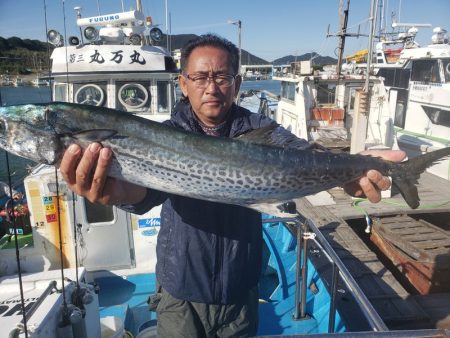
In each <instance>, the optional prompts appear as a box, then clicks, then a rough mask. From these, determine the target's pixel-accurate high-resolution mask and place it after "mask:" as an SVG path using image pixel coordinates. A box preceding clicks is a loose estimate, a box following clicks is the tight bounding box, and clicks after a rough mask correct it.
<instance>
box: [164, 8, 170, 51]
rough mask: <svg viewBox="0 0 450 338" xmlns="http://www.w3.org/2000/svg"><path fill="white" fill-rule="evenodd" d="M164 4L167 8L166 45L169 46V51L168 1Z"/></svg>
mask: <svg viewBox="0 0 450 338" xmlns="http://www.w3.org/2000/svg"><path fill="white" fill-rule="evenodd" d="M164 4H165V7H166V45H167V50H169V15H168V12H167V0H164Z"/></svg>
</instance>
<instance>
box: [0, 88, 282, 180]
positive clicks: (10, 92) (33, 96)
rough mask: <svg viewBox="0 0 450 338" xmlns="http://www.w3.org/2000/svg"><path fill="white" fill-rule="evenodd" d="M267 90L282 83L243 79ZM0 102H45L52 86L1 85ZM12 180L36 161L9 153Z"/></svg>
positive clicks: (3, 170) (2, 161) (4, 171)
mask: <svg viewBox="0 0 450 338" xmlns="http://www.w3.org/2000/svg"><path fill="white" fill-rule="evenodd" d="M251 89H252V90H267V91H269V92H271V93H273V94H275V95H279V94H280V91H281V85H280V82H279V81H274V80H260V81H243V82H242V85H241V91H247V90H251ZM0 99H1V101H0V103H1V105H3V106H10V105H15V104H25V103H43V102H49V101H50V100H51V92H50V87H39V88H36V87H27V86H23V87H0ZM8 157H9V166H10V172H11V174H12V177H11V178H12V182H13V183H14V182H16V181H19V180H20V179H21V178H22V177H24V176H25V175H27V174H28V170H29V168H32V167H33V166H34V165H35V164H36V163H34V162H32V161H29V160H25V159H23V158H20V157H17V156H15V155H12V154H8ZM0 181H3V182H6V183H7V182H8V168H7V166H6V156H5V152H4V151H3V150H0Z"/></svg>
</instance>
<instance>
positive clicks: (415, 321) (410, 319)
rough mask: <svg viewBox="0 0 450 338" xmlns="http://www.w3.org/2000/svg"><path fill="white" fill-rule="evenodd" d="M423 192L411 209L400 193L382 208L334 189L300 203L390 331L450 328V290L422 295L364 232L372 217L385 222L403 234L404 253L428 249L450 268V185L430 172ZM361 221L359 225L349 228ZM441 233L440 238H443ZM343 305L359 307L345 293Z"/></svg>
mask: <svg viewBox="0 0 450 338" xmlns="http://www.w3.org/2000/svg"><path fill="white" fill-rule="evenodd" d="M418 190H419V196H420V199H421V207H420V208H418V209H410V208H409V207H408V206H407V205H406V203H405V202H404V200H403V198H402V197H401V195H400V194H399V193H396V192H395V191H393V196H392V197H391V198H386V199H383V201H382V202H380V203H377V204H372V203H370V202H367V201H362V200H357V199H356V200H355V199H352V198H351V197H350V196H348V195H347V194H345V193H344V191H343V190H342V189H341V188H335V189H332V190H330V191H328V194H329V196H326V197H321V198H316V197H312V198H310V197H307V198H302V199H298V200H296V201H295V202H296V204H297V209H298V210H299V212H300V213H301V214H302V215H303V216H305V217H307V218H310V219H312V220H314V223H315V224H316V226H317V227H318V228H319V229H320V230H321V232H322V233H323V234H324V236H325V237H326V238H327V240H328V241H329V243H330V244H331V246H332V247H333V249H334V250H335V251H336V252H337V254H338V255H339V257H340V258H341V260H342V261H343V263H344V264H345V265H346V267H347V268H348V270H349V271H350V272H351V274H352V276H353V278H354V279H355V280H356V282H357V283H358V285H359V286H360V287H361V288H362V290H363V292H364V293H365V295H366V296H367V298H368V299H369V301H370V302H371V303H372V305H373V306H374V308H375V310H376V311H377V312H378V313H379V314H380V316H381V318H382V319H383V321H384V322H385V323H386V325H387V326H388V327H389V329H392V330H402V329H426V328H446V329H450V292H449V291H448V290H447V291H443V290H445V288H440V289H439V288H437V289H436V290H431V291H430V293H428V294H421V292H420V291H419V290H417V289H415V288H414V287H412V286H411V285H410V284H409V283H408V280H407V278H405V277H404V275H403V274H402V273H401V272H400V271H399V270H398V269H397V268H396V266H394V264H393V263H392V262H391V261H390V260H389V259H387V257H385V255H384V254H383V252H382V251H381V250H379V249H378V248H377V246H376V245H375V244H374V243H373V242H372V241H371V240H370V236H371V235H370V234H366V233H365V232H364V230H365V227H366V221H365V217H366V216H368V219H369V220H371V221H372V222H373V223H374V224H375V225H374V226H377V224H378V225H379V224H381V223H382V224H383V226H384V228H385V229H391V230H390V231H391V233H392V231H397V235H398V236H392V237H395V239H396V240H397V241H398V243H396V244H397V246H400V247H402V248H403V250H406V251H407V250H409V251H410V254H411V252H412V253H413V254H414V253H416V254H417V252H418V253H419V257H420V254H424V253H423V252H424V251H426V250H428V251H427V252H426V253H425V255H427V259H428V260H433V259H435V260H437V258H436V257H440V259H441V261H443V262H444V263H442V264H446V265H445V266H447V265H448V264H450V258H449V257H450V240H449V238H450V216H449V215H450V181H447V180H445V179H442V178H439V177H437V176H434V175H432V174H429V173H424V174H422V176H421V178H420V180H419V185H418ZM422 216H424V217H425V216H426V217H431V218H435V219H437V220H439V223H440V226H439V227H438V228H437V227H436V226H434V225H433V224H432V223H430V222H428V221H423V220H422ZM358 220H359V223H357V224H358V225H357V226H353V227H352V226H350V225H349V223H351V224H353V223H354V221H358ZM377 222H378V223H377ZM414 229H415V230H414ZM414 231H416V233H415V232H414ZM402 232H403V233H402ZM420 233H421V234H420ZM436 233H437V234H438V235H439V234H440V235H439V236H438V238H436ZM426 234H428V235H426ZM427 236H428V238H427ZM388 237H389V234H388ZM363 238H364V240H363ZM400 242H401V243H400ZM431 242H432V243H433V245H430V243H431ZM311 250H314V248H312V249H311ZM447 260H449V261H448V262H447ZM397 267H398V265H397ZM317 268H318V269H319V270H320V269H321V267H320V266H319V267H317ZM323 270H324V271H325V270H330V269H325V268H323ZM446 271H447V270H446ZM447 272H448V271H447ZM325 275H326V274H325ZM445 275H447V274H445ZM325 278H327V277H325ZM445 278H447V279H445ZM445 278H444V281H445V282H447V280H448V277H445ZM337 304H338V309H339V306H343V307H351V306H354V304H353V305H352V304H351V302H349V301H348V297H347V296H346V295H345V292H343V294H340V295H339V297H338V303H337ZM343 312H344V311H343ZM356 329H357V328H356Z"/></svg>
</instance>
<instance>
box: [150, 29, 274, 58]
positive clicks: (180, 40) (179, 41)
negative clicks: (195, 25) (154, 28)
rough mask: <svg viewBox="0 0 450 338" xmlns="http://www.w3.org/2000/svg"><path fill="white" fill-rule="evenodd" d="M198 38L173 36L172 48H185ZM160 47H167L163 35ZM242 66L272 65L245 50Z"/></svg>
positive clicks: (171, 37)
mask: <svg viewBox="0 0 450 338" xmlns="http://www.w3.org/2000/svg"><path fill="white" fill-rule="evenodd" d="M196 37H198V35H195V34H177V35H171V36H170V46H171V49H172V50H174V49H180V48H181V47H183V46H184V45H185V44H186V43H187V42H188V41H189V40H192V39H194V38H196ZM158 45H159V46H163V47H165V46H167V37H166V35H165V34H163V38H162V40H161V41H160V42H159V43H158ZM242 64H245V65H267V64H270V62H269V61H266V60H264V59H261V58H260V57H257V56H256V55H253V54H251V53H249V52H247V51H246V50H245V49H242Z"/></svg>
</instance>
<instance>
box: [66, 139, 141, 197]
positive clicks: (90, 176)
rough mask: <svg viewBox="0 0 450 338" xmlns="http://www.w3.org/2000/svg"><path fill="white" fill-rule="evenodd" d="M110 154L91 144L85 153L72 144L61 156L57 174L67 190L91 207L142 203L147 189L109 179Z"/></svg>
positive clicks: (106, 149)
mask: <svg viewBox="0 0 450 338" xmlns="http://www.w3.org/2000/svg"><path fill="white" fill-rule="evenodd" d="M111 158H112V151H111V149H109V148H102V146H101V145H100V144H99V143H92V144H90V145H89V147H88V148H87V149H86V150H85V151H84V153H83V152H82V150H81V147H80V146H78V145H76V144H72V145H71V146H70V147H69V148H68V149H67V150H66V152H65V153H64V156H63V159H62V161H61V164H60V167H59V169H60V171H61V174H62V176H63V177H64V180H65V181H66V183H67V185H68V187H69V189H70V190H72V191H73V192H75V193H76V194H78V195H80V196H83V197H85V198H86V199H88V200H89V201H91V202H92V203H101V204H110V205H118V204H135V203H138V202H140V201H142V200H143V199H144V197H145V194H146V191H147V190H146V188H144V187H141V186H138V185H135V184H132V183H129V182H125V181H120V180H116V179H114V178H111V177H108V176H107V173H108V166H109V164H110V162H111Z"/></svg>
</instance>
